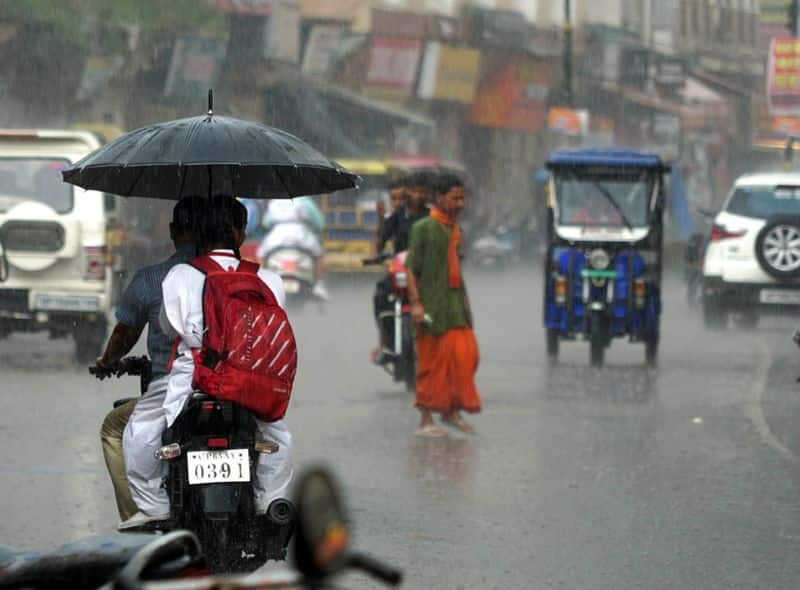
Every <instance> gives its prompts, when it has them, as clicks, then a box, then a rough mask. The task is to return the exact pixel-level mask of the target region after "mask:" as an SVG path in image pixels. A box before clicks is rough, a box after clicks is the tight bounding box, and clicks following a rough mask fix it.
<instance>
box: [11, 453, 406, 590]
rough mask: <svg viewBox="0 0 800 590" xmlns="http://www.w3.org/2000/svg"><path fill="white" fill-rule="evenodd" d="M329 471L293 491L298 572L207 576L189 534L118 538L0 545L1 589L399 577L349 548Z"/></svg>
mask: <svg viewBox="0 0 800 590" xmlns="http://www.w3.org/2000/svg"><path fill="white" fill-rule="evenodd" d="M341 497H342V494H341V491H340V488H339V487H338V484H337V483H336V482H335V481H334V479H333V477H332V476H331V474H330V473H329V472H328V471H327V470H325V469H322V468H312V469H310V470H308V471H306V472H305V473H304V474H302V475H301V476H300V481H299V485H298V486H297V487H296V491H295V494H294V498H295V502H296V504H297V534H296V535H295V538H294V551H293V555H294V566H295V568H296V571H289V572H282V571H279V572H266V573H256V574H246V575H244V574H242V575H239V576H214V575H210V574H211V572H209V568H208V560H207V556H206V555H204V554H203V552H202V548H201V545H200V542H199V541H198V538H197V536H195V535H194V534H193V533H192V532H191V531H185V530H181V531H173V532H170V533H167V534H165V535H162V536H158V537H155V538H154V537H153V536H152V535H143V534H124V535H122V534H117V535H114V536H108V537H101V538H93V539H87V540H83V541H79V542H77V543H70V544H68V545H65V546H63V547H61V548H59V549H57V550H55V551H52V552H49V553H35V552H28V551H9V550H4V549H3V548H0V588H3V589H12V588H14V589H16V588H59V587H63V588H70V589H73V590H84V589H86V590H89V589H94V588H100V587H102V588H121V589H125V590H138V589H144V588H159V589H162V590H178V589H181V590H187V589H189V588H191V589H195V590H215V589H223V588H240V589H251V590H256V589H266V588H325V587H328V588H330V587H332V586H331V584H330V579H331V578H333V577H334V576H336V575H338V574H340V573H343V572H345V571H348V570H353V571H355V570H358V571H361V572H363V573H365V574H367V575H369V576H370V577H372V578H374V579H376V580H378V581H380V582H382V583H384V584H385V585H387V586H398V585H399V584H400V583H401V581H402V577H403V576H402V573H401V572H400V571H399V570H397V569H395V568H394V567H392V566H389V565H385V564H383V563H381V562H380V561H378V560H376V559H375V558H373V557H370V556H368V555H364V554H361V553H356V552H351V551H350V550H349V549H348V544H349V540H350V531H349V530H348V523H349V520H348V518H347V514H346V511H345V507H344V504H343V502H342V500H341Z"/></svg>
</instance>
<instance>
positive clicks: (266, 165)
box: [62, 105, 358, 199]
mask: <svg viewBox="0 0 800 590" xmlns="http://www.w3.org/2000/svg"><path fill="white" fill-rule="evenodd" d="M209 106H210V105H209ZM62 174H63V178H64V181H65V182H68V183H70V184H74V185H77V186H80V187H82V188H85V189H89V190H97V191H103V192H108V193H113V194H116V195H121V196H126V197H150V198H156V199H180V198H181V197H184V196H187V195H200V196H206V195H213V194H228V195H233V196H237V197H249V198H252V199H276V198H289V197H296V196H302V195H316V194H321V193H328V192H333V191H337V190H341V189H347V188H353V187H355V186H356V181H357V180H358V177H357V176H356V175H354V174H351V173H349V172H347V171H346V170H343V169H342V168H341V167H340V166H339V165H338V164H336V163H335V162H332V161H330V160H328V159H327V158H325V157H324V156H323V155H322V154H320V153H319V152H317V151H316V150H315V149H314V148H312V147H311V146H309V145H308V144H306V143H305V142H303V141H301V140H300V139H298V138H296V137H294V136H293V135H290V134H289V133H286V132H284V131H281V130H280V129H275V128H272V127H268V126H266V125H261V124H259V123H252V122H249V121H242V120H240V119H233V118H230V117H218V116H216V115H214V114H213V112H212V111H211V109H209V113H208V115H204V116H200V117H190V118H187V119H179V120H176V121H169V122H166V123H159V124H156V125H151V126H149V127H143V128H141V129H137V130H136V131H131V132H130V133H127V134H125V135H122V136H120V137H118V138H117V139H115V140H114V141H112V142H111V143H109V144H107V145H105V146H103V147H101V148H100V149H98V150H95V151H94V152H92V153H91V154H89V155H88V156H86V157H85V158H83V159H82V160H80V161H78V162H76V163H75V164H74V165H73V166H71V167H70V168H67V169H65V170H63V171H62Z"/></svg>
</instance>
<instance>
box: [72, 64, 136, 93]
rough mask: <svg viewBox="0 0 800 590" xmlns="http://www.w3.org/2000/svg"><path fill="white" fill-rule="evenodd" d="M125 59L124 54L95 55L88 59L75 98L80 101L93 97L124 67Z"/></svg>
mask: <svg viewBox="0 0 800 590" xmlns="http://www.w3.org/2000/svg"><path fill="white" fill-rule="evenodd" d="M124 64H125V59H124V58H123V57H122V56H119V55H117V56H99V55H94V56H91V57H89V58H88V59H87V60H86V65H85V66H84V68H83V76H81V81H80V84H79V85H78V92H77V93H76V95H75V99H76V100H78V101H82V100H87V99H90V98H93V97H94V96H95V95H96V94H97V93H98V92H101V91H103V90H104V89H105V87H106V86H107V85H108V82H109V80H111V78H112V77H113V76H114V75H115V74H116V73H117V72H119V71H120V70H121V69H122V66H123V65H124Z"/></svg>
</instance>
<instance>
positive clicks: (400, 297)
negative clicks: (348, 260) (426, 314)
mask: <svg viewBox="0 0 800 590" xmlns="http://www.w3.org/2000/svg"><path fill="white" fill-rule="evenodd" d="M406 254H407V252H400V253H398V254H396V255H391V254H381V255H380V256H377V257H375V258H366V259H364V260H363V261H362V262H363V264H364V265H365V266H368V265H376V264H383V263H385V262H386V261H387V260H389V267H388V276H389V280H390V282H391V285H392V292H391V293H390V295H389V301H390V303H391V304H392V309H391V310H389V311H384V312H382V313H380V314H379V315H378V322H379V323H380V325H381V328H382V330H383V333H384V334H386V335H387V336H388V342H391V346H388V347H387V346H383V347H382V350H381V352H382V356H383V359H385V360H384V362H382V363H380V365H381V366H382V367H383V368H384V369H385V370H386V372H388V373H389V374H390V375H391V376H392V377H393V378H394V380H395V381H396V382H401V381H402V382H403V383H405V386H406V390H407V391H408V392H414V391H415V389H416V376H417V358H416V352H415V350H414V332H413V330H412V325H411V306H410V305H409V302H408V271H407V269H406V266H405V261H406Z"/></svg>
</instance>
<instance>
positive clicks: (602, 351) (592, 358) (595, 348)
mask: <svg viewBox="0 0 800 590" xmlns="http://www.w3.org/2000/svg"><path fill="white" fill-rule="evenodd" d="M605 356H606V343H605V342H604V341H603V339H602V338H597V337H595V338H592V339H591V340H590V341H589V362H590V364H591V365H592V366H593V367H596V368H598V369H599V368H601V367H602V366H603V362H604V361H605Z"/></svg>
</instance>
